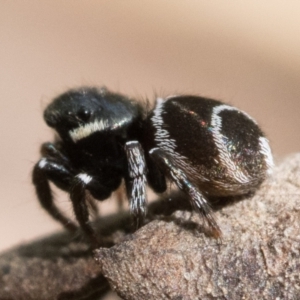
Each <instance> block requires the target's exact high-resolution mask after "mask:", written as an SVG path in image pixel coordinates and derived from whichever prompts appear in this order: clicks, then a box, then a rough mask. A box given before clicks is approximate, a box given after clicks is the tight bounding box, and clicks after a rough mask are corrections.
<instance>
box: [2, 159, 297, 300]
mask: <svg viewBox="0 0 300 300" xmlns="http://www.w3.org/2000/svg"><path fill="white" fill-rule="evenodd" d="M171 198H172V201H169V198H168V199H165V200H163V201H158V202H156V203H153V204H152V205H151V207H150V212H152V213H154V215H157V214H163V215H169V216H160V217H156V219H155V220H153V221H151V222H149V223H148V224H147V225H145V226H144V227H143V228H141V229H140V230H138V231H137V232H135V233H133V234H130V233H129V232H130V230H131V228H130V224H131V222H130V218H129V216H128V214H126V213H119V214H116V215H113V216H109V217H105V218H102V219H101V221H100V222H99V223H98V224H97V228H98V229H99V232H101V233H102V234H103V235H105V237H106V239H105V243H104V245H103V246H109V245H111V244H114V243H116V244H117V245H116V246H113V247H111V248H100V249H98V250H97V252H96V254H95V257H96V260H97V261H98V264H96V263H95V261H94V260H93V258H92V254H91V251H90V250H89V248H88V246H87V243H85V242H84V241H83V240H82V239H81V238H78V239H76V240H74V239H73V237H71V236H70V235H68V234H66V233H60V234H55V235H52V236H50V237H48V238H46V239H43V240H39V241H37V242H34V243H31V244H29V245H22V246H20V247H18V248H15V249H12V250H10V251H8V252H6V253H3V254H2V255H0V300H1V299H2V300H3V299H6V300H7V299H97V297H99V296H100V295H102V294H104V293H105V292H106V291H107V289H108V288H109V287H108V282H109V284H110V286H111V287H113V288H114V289H115V290H116V291H117V293H118V294H119V295H120V296H121V297H122V298H124V299H147V300H150V299H275V298H276V297H279V298H280V299H300V278H299V274H300V155H295V156H293V157H290V158H288V159H286V160H285V161H284V162H283V163H282V164H281V165H279V167H277V168H276V169H275V172H274V175H273V177H272V178H271V179H270V180H268V181H266V182H265V183H264V185H263V186H262V187H261V189H260V190H259V191H258V192H257V193H256V195H254V196H253V197H250V198H247V199H243V201H238V202H234V203H230V205H227V204H228V203H229V202H226V203H225V202H223V203H219V206H223V205H225V204H226V206H224V207H222V208H220V207H219V208H218V211H217V212H216V217H217V219H218V222H219V225H220V226H221V228H222V230H223V234H224V235H223V239H222V241H221V242H220V241H216V240H214V239H213V238H211V237H209V235H208V234H207V233H209V231H207V228H206V227H205V226H203V225H202V220H201V218H199V217H198V216H197V215H196V214H194V213H190V212H188V211H185V212H184V211H177V212H175V213H173V214H172V212H174V210H176V209H177V208H180V209H189V206H188V201H187V200H186V199H185V198H184V197H183V196H182V195H181V194H176V196H174V195H172V197H171ZM170 214H171V215H170ZM152 218H154V217H153V215H152ZM104 277H106V278H107V280H108V282H107V281H106V279H104Z"/></svg>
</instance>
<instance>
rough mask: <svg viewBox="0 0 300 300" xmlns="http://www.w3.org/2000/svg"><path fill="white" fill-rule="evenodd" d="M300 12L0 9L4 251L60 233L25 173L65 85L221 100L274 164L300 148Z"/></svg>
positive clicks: (73, 6) (151, 0)
mask: <svg viewBox="0 0 300 300" xmlns="http://www.w3.org/2000/svg"><path fill="white" fill-rule="evenodd" d="M299 12H300V3H299V2H296V1H290V2H282V1H274V0H272V1H247V2H244V1H243V2H241V1H226V2H224V1H199V0H194V1H193V0H189V1H174V0H165V1H158V0H157V1H155V0H144V1H138V0H136V1H130V0H127V1H95V0H94V1H93V0H90V1H42V2H41V1H38V0H35V1H34V0H32V1H20V0H14V1H1V2H0V86H1V88H0V108H1V109H0V134H1V147H0V166H1V173H0V177H1V179H0V250H4V249H8V248H9V247H11V246H14V245H16V244H18V243H23V242H26V241H29V240H31V239H33V238H36V237H37V236H42V235H45V234H48V233H50V232H52V231H54V230H56V229H60V228H61V226H60V225H59V224H56V223H55V222H54V221H52V219H51V218H50V217H48V216H47V215H46V213H45V212H44V211H43V210H42V209H41V208H40V206H39V204H38V202H37V200H36V197H35V195H34V190H33V187H32V185H31V169H32V167H33V165H34V163H35V162H36V161H37V160H38V158H39V147H40V144H41V143H42V142H44V141H51V140H52V137H53V134H52V132H51V130H50V129H48V128H47V126H46V125H45V124H44V122H43V119H42V113H43V109H44V108H45V106H46V105H47V103H49V102H50V101H51V99H52V98H53V97H54V96H56V95H57V94H58V93H61V92H64V91H65V90H66V89H68V88H71V87H75V86H79V85H106V86H107V87H109V88H110V89H112V90H114V91H118V92H122V93H125V94H128V95H130V96H133V97H136V98H137V99H139V98H140V99H142V98H149V99H151V100H154V96H155V94H159V95H168V94H174V93H177V94H180V93H192V94H200V95H204V96H209V97H212V98H216V99H221V100H223V101H225V102H228V103H230V104H233V105H235V106H237V107H239V108H241V109H243V110H245V111H247V112H248V113H249V114H250V115H251V116H253V117H254V118H255V119H256V120H257V121H258V123H259V124H261V126H262V128H263V129H264V131H265V132H266V134H267V136H268V137H269V139H270V141H271V145H272V148H273V152H274V154H275V156H276V157H282V156H285V155H287V154H289V153H292V152H296V151H299V148H300V133H299V129H300V118H299V108H300V102H299V98H300V38H299V37H300V18H299ZM58 201H59V202H60V203H62V204H64V203H67V202H68V198H67V196H66V195H62V196H61V195H60V197H59V199H58ZM100 209H101V210H102V211H103V210H105V211H109V210H113V201H112V200H108V201H106V202H105V203H103V204H101V207H100ZM69 210H70V211H71V209H70V208H69Z"/></svg>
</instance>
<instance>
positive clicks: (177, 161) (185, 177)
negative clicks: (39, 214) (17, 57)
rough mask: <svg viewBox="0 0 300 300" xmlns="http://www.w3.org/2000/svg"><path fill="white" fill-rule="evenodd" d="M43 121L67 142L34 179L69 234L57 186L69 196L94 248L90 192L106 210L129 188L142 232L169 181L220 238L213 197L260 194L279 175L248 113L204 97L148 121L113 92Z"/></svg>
mask: <svg viewBox="0 0 300 300" xmlns="http://www.w3.org/2000/svg"><path fill="white" fill-rule="evenodd" d="M44 119H45V121H46V122H47V124H48V125H49V126H50V127H52V128H54V129H55V130H56V132H57V133H58V135H59V140H58V141H55V142H54V143H45V144H43V145H42V148H41V152H42V158H41V159H40V161H39V162H38V163H37V164H36V165H35V167H34V170H33V183H34V185H35V188H36V193H37V196H38V199H39V201H40V203H41V204H42V206H43V207H44V208H45V209H46V210H47V211H48V213H49V214H50V215H51V216H52V217H53V218H54V219H56V220H58V221H59V222H60V223H62V224H63V225H64V226H65V227H66V228H67V229H69V230H76V229H77V226H76V225H75V223H74V222H73V221H71V220H69V219H68V218H67V217H65V216H64V215H63V213H62V212H61V211H60V210H59V209H58V208H57V206H56V205H55V204H54V202H53V196H52V193H51V190H50V186H49V181H52V182H53V183H54V184H55V185H56V186H58V187H59V188H60V189H62V190H64V191H66V192H68V193H69V194H70V198H71V201H72V204H73V208H74V212H75V216H76V219H77V221H78V223H79V225H80V227H81V228H82V230H83V231H84V232H85V233H86V234H87V235H88V236H89V237H90V239H91V241H92V242H93V243H95V244H96V243H97V241H98V240H99V239H98V237H97V235H96V233H95V232H94V230H93V229H92V227H91V225H90V224H89V212H88V207H87V201H86V190H88V191H89V193H90V194H91V195H92V196H93V197H94V198H95V199H97V200H100V201H102V200H105V199H107V198H108V197H109V196H110V194H111V193H112V192H113V191H115V190H116V189H118V187H119V186H120V184H121V181H122V179H124V181H125V184H126V190H127V195H128V198H129V202H130V211H131V213H132V215H133V216H134V218H135V220H136V222H137V223H138V224H141V223H142V221H143V218H144V217H145V215H146V212H147V200H146V190H145V188H146V184H147V183H148V184H149V185H150V187H151V188H152V189H153V190H154V191H155V192H156V193H162V192H164V191H165V190H166V178H168V179H170V180H171V181H172V182H174V183H175V184H176V185H177V186H178V188H179V189H181V190H182V191H184V192H185V193H186V194H188V196H189V199H190V202H191V204H192V206H193V208H194V209H195V210H196V211H198V212H199V213H201V214H202V215H203V216H204V219H205V220H206V221H207V223H208V224H209V226H210V228H211V231H212V233H213V235H214V236H215V237H216V238H218V237H220V236H221V230H220V228H219V226H218V225H217V223H216V221H215V220H214V218H213V214H212V211H211V209H210V206H209V203H208V200H207V196H218V197H222V196H235V195H242V194H246V193H248V192H251V191H254V190H256V189H257V187H258V186H259V185H260V184H261V183H262V181H263V180H264V179H265V177H266V176H267V174H268V173H269V172H270V171H271V168H272V164H273V160H272V154H271V151H270V147H269V143H268V140H267V139H266V138H265V137H264V134H263V133H262V131H261V130H260V128H259V127H258V125H257V124H256V122H255V121H254V120H253V119H252V118H251V117H250V116H249V115H247V114H246V113H244V112H242V111H240V110H239V109H237V108H235V107H232V106H229V105H226V104H224V103H222V102H220V101H216V100H212V99H208V98H203V97H198V96H171V97H168V98H166V99H161V98H158V99H157V101H156V104H155V107H154V109H153V110H151V111H150V112H147V111H146V109H145V107H144V106H143V105H141V104H140V103H138V102H136V101H134V100H132V99H130V98H128V97H125V96H123V95H120V94H117V93H112V92H110V91H108V90H107V89H106V88H100V89H97V88H79V89H74V90H70V91H68V92H66V93H64V94H62V95H60V96H59V97H57V98H56V99H54V101H53V102H52V103H51V104H50V105H49V106H48V107H47V108H46V110H45V112H44Z"/></svg>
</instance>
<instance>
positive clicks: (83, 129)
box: [69, 118, 131, 143]
mask: <svg viewBox="0 0 300 300" xmlns="http://www.w3.org/2000/svg"><path fill="white" fill-rule="evenodd" d="M130 121H131V119H130V118H124V119H122V120H121V121H120V122H114V121H113V120H111V121H109V120H95V121H93V122H90V123H87V124H84V125H81V126H79V127H78V128H75V129H72V130H70V131H69V134H70V137H71V139H72V140H73V142H75V143H76V142H78V141H79V140H81V139H84V138H86V137H88V136H90V135H91V134H93V133H95V132H101V131H105V130H115V129H118V128H120V127H122V126H123V125H125V124H127V123H129V122H130Z"/></svg>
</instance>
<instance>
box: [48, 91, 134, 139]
mask: <svg viewBox="0 0 300 300" xmlns="http://www.w3.org/2000/svg"><path fill="white" fill-rule="evenodd" d="M137 115H138V107H137V105H136V103H135V102H133V101H131V100H129V99H128V98H126V97H124V96H122V95H120V94H115V93H111V92H109V91H108V90H107V89H106V88H100V89H97V88H86V87H84V88H79V89H73V90H69V91H67V92H66V93H64V94H62V95H60V96H58V97H57V98H55V99H54V100H53V102H52V103H50V104H49V105H48V107H47V108H46V110H45V112H44V119H45V121H46V123H47V124H48V126H50V127H52V128H54V129H55V130H56V131H57V132H58V134H59V135H60V136H61V138H62V139H71V140H72V141H73V142H75V143H76V142H78V141H80V140H82V139H85V138H87V137H89V136H91V135H93V134H95V133H99V132H106V133H107V132H110V131H115V132H116V131H117V130H118V129H124V128H126V127H127V126H128V125H129V124H130V123H131V122H132V120H133V119H134V118H135V117H136V116H137Z"/></svg>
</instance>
